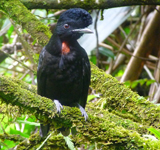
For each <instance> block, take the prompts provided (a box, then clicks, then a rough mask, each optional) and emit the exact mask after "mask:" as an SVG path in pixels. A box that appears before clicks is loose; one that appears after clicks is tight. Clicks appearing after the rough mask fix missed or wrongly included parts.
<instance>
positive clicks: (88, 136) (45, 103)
mask: <svg viewBox="0 0 160 150" xmlns="http://www.w3.org/2000/svg"><path fill="white" fill-rule="evenodd" d="M95 70H96V72H97V74H96V73H94V72H93V74H92V80H94V83H95V81H96V80H97V82H98V81H100V80H99V79H98V78H99V77H100V76H101V77H103V76H104V78H105V80H107V81H109V80H110V79H109V78H108V77H107V78H106V76H105V73H103V72H102V71H100V70H99V69H97V68H95ZM98 72H99V73H98ZM102 73H103V74H102ZM99 74H100V76H98V75H99ZM113 79H114V78H113ZM92 82H93V81H92ZM112 82H113V83H115V84H117V83H118V82H117V81H116V80H115V79H114V80H113V81H112ZM24 85H25V86H24ZM92 85H94V84H92ZM102 88H103V86H102ZM32 91H33V92H32ZM127 91H130V90H129V89H128V88H126V92H127ZM112 93H114V92H113V91H112ZM0 98H1V101H2V102H4V103H7V104H8V103H11V104H12V105H13V106H14V105H17V106H19V107H20V108H23V111H27V112H29V113H32V114H34V115H35V116H36V117H37V118H38V119H40V120H41V121H43V122H44V123H48V122H50V123H51V126H52V127H53V128H54V130H55V129H58V128H61V127H62V126H64V127H66V128H71V127H76V130H77V132H78V133H77V135H75V136H71V139H72V140H73V142H74V143H75V145H76V146H79V145H80V144H83V143H88V144H90V145H91V144H93V143H94V142H96V143H97V145H98V147H101V146H102V145H103V148H106V149H107V148H110V149H111V148H117V147H119V146H122V147H125V148H126V149H127V148H129V147H131V146H132V147H134V148H136V149H143V148H144V145H145V146H146V147H147V148H153V147H156V148H157V149H159V144H160V143H159V141H155V142H153V141H150V140H146V139H144V138H143V137H141V136H140V134H139V133H142V134H144V133H145V132H146V127H145V126H141V127H140V125H138V124H136V123H134V124H133V122H132V121H130V122H129V120H124V119H123V118H120V117H118V116H115V115H113V114H111V113H109V112H108V111H106V110H101V109H100V107H99V106H98V105H97V104H100V103H99V102H98V103H96V104H92V103H91V104H89V105H87V110H88V111H89V110H90V111H89V112H91V113H90V114H89V120H88V121H87V122H85V121H84V118H83V117H82V116H81V113H80V111H79V110H78V108H70V107H66V106H64V110H63V111H62V113H61V114H60V115H58V114H57V113H56V108H55V105H54V103H53V102H52V100H50V99H47V98H44V97H41V96H39V95H37V94H36V93H35V87H32V88H29V86H27V84H26V83H25V84H23V82H22V81H18V80H17V79H10V78H8V77H3V76H1V77H0ZM124 99H125V97H124ZM102 100H104V98H102ZM104 102H105V101H104ZM94 105H96V106H97V107H95V106H94ZM106 106H107V105H106ZM101 116H103V117H101ZM131 124H132V125H131ZM129 129H131V130H132V131H131V130H129ZM133 130H134V131H133ZM138 132H139V133H138ZM57 136H58V135H56V134H55V136H53V137H52V138H51V139H50V140H51V141H52V140H53V141H55V138H56V139H57ZM37 138H38V139H32V137H31V139H30V140H31V141H32V142H30V144H33V143H34V142H35V143H34V145H35V144H36V143H37V140H38V141H39V137H37ZM57 140H58V139H57ZM61 140H62V139H61ZM56 143H59V142H58V141H57V142H56ZM144 143H145V144H144ZM153 143H154V144H153ZM21 145H23V143H21V144H20V145H19V146H21ZM51 145H52V144H51ZM153 145H154V146H153ZM23 146H24V145H23ZM47 146H48V145H47ZM57 146H58V144H57ZM61 146H62V145H61V144H60V147H61ZM61 148H62V147H61ZM64 148H65V145H64ZM59 149H60V148H59Z"/></svg>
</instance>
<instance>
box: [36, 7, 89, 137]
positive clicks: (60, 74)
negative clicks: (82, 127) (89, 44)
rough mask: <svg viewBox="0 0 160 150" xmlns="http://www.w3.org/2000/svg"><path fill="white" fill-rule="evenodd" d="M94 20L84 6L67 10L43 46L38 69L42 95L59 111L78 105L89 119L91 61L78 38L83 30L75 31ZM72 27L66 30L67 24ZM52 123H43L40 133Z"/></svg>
mask: <svg viewBox="0 0 160 150" xmlns="http://www.w3.org/2000/svg"><path fill="white" fill-rule="evenodd" d="M91 23H92V18H91V16H90V15H89V13H88V12H87V11H85V10H83V9H80V8H74V9H69V10H67V11H66V12H64V13H63V14H62V15H61V16H60V18H59V20H58V23H57V27H56V29H55V31H54V33H53V35H52V37H51V39H50V41H49V43H48V44H47V45H46V46H45V47H44V48H43V49H42V51H41V54H40V58H39V64H38V71H37V82H38V94H39V95H41V96H45V97H48V98H50V99H52V100H53V101H55V100H56V106H57V107H58V108H57V110H58V111H60V109H61V108H62V106H61V104H62V105H67V106H78V107H79V108H80V110H81V112H82V115H84V117H85V119H87V117H88V116H87V114H86V112H85V110H84V108H85V105H86V101H87V95H88V88H89V83H90V63H89V60H88V56H87V54H86V52H85V50H84V49H83V48H82V47H81V46H80V45H79V43H78V42H77V39H78V38H79V37H80V36H81V35H82V33H74V32H72V30H74V29H81V28H84V27H87V26H88V25H90V24H91ZM65 24H68V25H69V28H68V29H65V28H64V25H65ZM48 131H49V125H41V130H40V135H41V136H45V135H46V134H47V133H48Z"/></svg>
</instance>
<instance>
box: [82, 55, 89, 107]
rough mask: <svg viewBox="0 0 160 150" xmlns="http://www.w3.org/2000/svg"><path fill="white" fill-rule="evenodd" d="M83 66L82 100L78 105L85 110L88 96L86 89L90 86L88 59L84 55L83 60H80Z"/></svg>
mask: <svg viewBox="0 0 160 150" xmlns="http://www.w3.org/2000/svg"><path fill="white" fill-rule="evenodd" d="M82 64H83V90H82V100H81V101H80V105H81V106H82V107H83V108H85V106H86V102H87V96H88V88H89V84H90V76H91V71H90V63H89V60H88V57H87V55H86V57H85V58H83V59H82Z"/></svg>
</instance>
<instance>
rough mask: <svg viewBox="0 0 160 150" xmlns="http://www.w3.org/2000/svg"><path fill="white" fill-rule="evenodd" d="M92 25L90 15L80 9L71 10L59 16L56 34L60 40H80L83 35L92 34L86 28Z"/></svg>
mask: <svg viewBox="0 0 160 150" xmlns="http://www.w3.org/2000/svg"><path fill="white" fill-rule="evenodd" d="M90 24H92V17H91V16H90V14H89V13H88V12H87V11H86V10H84V9H81V8H72V9H69V10H67V11H65V12H64V13H62V14H61V16H60V18H59V20H58V23H57V27H56V33H57V34H58V35H59V37H60V38H61V39H62V40H68V39H75V40H77V39H78V38H80V37H81V36H82V35H83V34H84V33H92V31H91V30H90V29H88V28H86V27H88V26H89V25H90Z"/></svg>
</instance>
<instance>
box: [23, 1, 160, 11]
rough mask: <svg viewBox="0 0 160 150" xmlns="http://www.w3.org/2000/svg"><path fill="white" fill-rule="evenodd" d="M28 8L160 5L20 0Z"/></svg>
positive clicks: (141, 2)
mask: <svg viewBox="0 0 160 150" xmlns="http://www.w3.org/2000/svg"><path fill="white" fill-rule="evenodd" d="M21 2H22V3H23V4H24V5H25V6H26V7H27V8H28V9H36V8H38V9H69V8H75V7H80V8H84V9H108V8H113V7H121V6H131V5H160V1H159V0H145V1H144V0H105V1H104V0H98V2H97V1H96V0H83V1H80V0H69V1H68V0H60V1H57V0H45V1H44V0H21Z"/></svg>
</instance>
